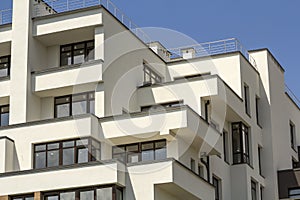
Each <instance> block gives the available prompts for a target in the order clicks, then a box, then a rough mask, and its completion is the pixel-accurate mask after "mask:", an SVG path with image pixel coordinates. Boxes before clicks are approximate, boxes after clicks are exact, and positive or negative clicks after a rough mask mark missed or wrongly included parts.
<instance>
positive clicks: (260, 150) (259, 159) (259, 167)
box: [258, 147, 262, 175]
mask: <svg viewBox="0 0 300 200" xmlns="http://www.w3.org/2000/svg"><path fill="white" fill-rule="evenodd" d="M261 152H262V147H258V170H259V174H260V175H262V168H261V161H262V160H261Z"/></svg>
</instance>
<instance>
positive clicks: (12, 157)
mask: <svg viewBox="0 0 300 200" xmlns="http://www.w3.org/2000/svg"><path fill="white" fill-rule="evenodd" d="M12 13H13V17H12V23H11V24H5V25H0V59H3V61H4V60H5V59H6V58H9V61H8V62H9V73H7V74H6V75H5V76H3V77H1V78H0V110H1V112H0V115H1V120H0V124H1V127H0V149H1V151H0V200H8V199H12V200H13V199H24V200H25V199H26V200H30V199H34V200H40V199H45V200H47V199H48V200H56V199H57V200H59V199H70V200H71V199H74V200H75V196H76V197H77V199H91V200H92V199H95V200H96V199H97V200H102V199H114V200H121V199H124V200H135V199H136V200H140V199H141V200H154V199H158V200H161V199H164V200H165V199H166V200H167V199H178V200H179V199H188V200H194V199H195V200H214V199H222V200H253V199H261V200H262V199H266V200H273V199H289V198H290V199H293V198H298V197H296V196H294V197H293V196H291V195H290V197H289V193H291V191H290V190H291V189H295V188H297V187H299V188H300V183H299V184H298V185H297V183H296V184H294V185H292V186H291V187H290V188H285V189H284V188H282V184H281V183H280V180H282V179H281V178H279V177H280V176H279V175H278V173H279V174H280V173H281V172H285V171H286V170H289V171H292V174H296V175H295V177H296V178H298V177H299V178H300V175H299V176H298V175H297V170H293V167H296V165H298V164H297V162H298V149H297V148H298V145H300V135H299V133H300V112H299V107H298V106H299V105H297V104H296V103H297V102H294V101H293V100H292V99H291V97H290V96H289V95H288V94H287V93H286V92H285V91H286V90H285V82H284V70H283V68H282V67H281V66H280V64H279V63H278V62H277V61H276V59H275V58H274V57H273V55H272V54H271V53H270V52H269V51H268V50H267V49H261V50H254V51H250V52H248V53H249V54H247V55H246V56H245V55H244V54H242V53H241V52H240V51H239V49H235V50H231V51H225V52H220V53H213V54H211V55H206V56H199V51H198V52H197V50H196V49H195V48H194V47H191V48H184V49H181V50H180V52H181V57H180V56H179V57H177V58H172V57H171V54H172V52H171V51H168V50H166V49H165V48H164V47H163V46H162V45H161V44H160V43H159V42H153V43H150V44H145V43H144V42H143V41H142V40H141V39H140V38H139V37H137V36H139V35H138V33H137V31H138V30H135V31H136V32H134V31H133V32H132V31H130V30H129V29H128V28H127V27H126V25H127V24H126V23H125V20H124V21H123V19H124V18H123V17H122V20H121V21H119V20H118V19H120V18H119V16H118V15H117V13H111V12H110V10H109V9H107V7H105V5H103V6H101V5H93V6H88V5H87V6H85V8H80V9H74V10H70V11H66V12H59V11H56V10H55V7H53V8H51V7H50V5H48V4H46V3H45V2H43V1H40V0H22V1H18V0H14V1H13V11H12ZM114 14H115V16H114ZM122 22H123V23H122ZM89 45H91V46H89ZM197 53H198V54H197ZM247 56H249V59H247V58H246V57H247ZM87 59H89V61H86V60H87ZM0 64H1V63H0ZM2 67H3V68H5V67H4V66H2ZM0 70H1V69H0ZM148 75H149V76H148ZM150 77H151V78H150ZM7 109H8V110H9V111H7ZM7 123H8V124H7ZM85 141H86V142H88V143H84V142H85ZM291 143H293V144H291ZM122 159H123V160H122ZM293 165H294V166H293ZM294 171H295V172H294ZM278 185H279V187H278ZM216 186H217V187H216ZM66 193H68V194H66ZM64 195H70V196H68V198H66V197H64ZM72 195H73V196H72ZM85 195H86V196H85ZM89 195H90V196H89ZM105 195H106V196H105ZM299 195H300V194H299Z"/></svg>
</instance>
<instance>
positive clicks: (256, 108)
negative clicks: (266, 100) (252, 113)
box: [255, 97, 261, 126]
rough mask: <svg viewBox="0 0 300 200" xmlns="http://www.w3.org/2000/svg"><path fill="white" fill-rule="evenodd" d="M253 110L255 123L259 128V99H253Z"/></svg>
mask: <svg viewBox="0 0 300 200" xmlns="http://www.w3.org/2000/svg"><path fill="white" fill-rule="evenodd" d="M255 110H256V123H257V125H258V126H261V124H260V113H259V110H260V99H259V97H256V98H255Z"/></svg>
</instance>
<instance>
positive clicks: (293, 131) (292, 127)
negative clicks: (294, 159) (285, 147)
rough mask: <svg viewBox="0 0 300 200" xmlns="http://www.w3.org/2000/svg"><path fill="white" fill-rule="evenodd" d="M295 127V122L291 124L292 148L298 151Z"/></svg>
mask: <svg viewBox="0 0 300 200" xmlns="http://www.w3.org/2000/svg"><path fill="white" fill-rule="evenodd" d="M295 130H296V129H295V125H294V123H293V122H290V138H291V147H292V148H293V149H296V139H295V137H296V133H295Z"/></svg>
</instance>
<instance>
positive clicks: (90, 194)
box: [80, 190, 94, 200]
mask: <svg viewBox="0 0 300 200" xmlns="http://www.w3.org/2000/svg"><path fill="white" fill-rule="evenodd" d="M80 200H94V191H93V190H91V191H84V192H80Z"/></svg>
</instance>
